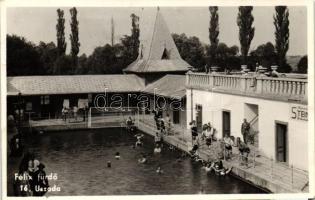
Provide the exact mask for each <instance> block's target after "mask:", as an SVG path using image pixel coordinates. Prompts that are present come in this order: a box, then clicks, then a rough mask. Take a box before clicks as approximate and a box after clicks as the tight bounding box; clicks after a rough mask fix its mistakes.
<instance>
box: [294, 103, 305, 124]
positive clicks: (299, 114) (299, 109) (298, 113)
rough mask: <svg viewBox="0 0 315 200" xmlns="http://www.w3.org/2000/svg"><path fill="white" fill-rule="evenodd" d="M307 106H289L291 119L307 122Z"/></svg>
mask: <svg viewBox="0 0 315 200" xmlns="http://www.w3.org/2000/svg"><path fill="white" fill-rule="evenodd" d="M307 115H308V112H307V106H301V105H292V106H291V119H295V120H302V121H307Z"/></svg>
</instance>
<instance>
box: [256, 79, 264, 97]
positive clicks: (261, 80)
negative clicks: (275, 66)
mask: <svg viewBox="0 0 315 200" xmlns="http://www.w3.org/2000/svg"><path fill="white" fill-rule="evenodd" d="M256 80H257V85H256V93H258V94H261V93H262V87H263V84H262V83H263V79H261V78H257V79H256Z"/></svg>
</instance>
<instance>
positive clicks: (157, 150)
mask: <svg viewBox="0 0 315 200" xmlns="http://www.w3.org/2000/svg"><path fill="white" fill-rule="evenodd" d="M161 151H162V149H161V146H160V145H159V144H156V145H155V148H154V153H161Z"/></svg>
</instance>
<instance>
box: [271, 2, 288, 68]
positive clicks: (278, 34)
mask: <svg viewBox="0 0 315 200" xmlns="http://www.w3.org/2000/svg"><path fill="white" fill-rule="evenodd" d="M275 10H276V13H275V15H274V17H273V18H274V25H275V29H276V30H275V41H276V43H275V47H276V53H277V57H278V65H279V72H290V71H291V70H292V69H291V67H290V66H289V65H288V64H287V62H286V53H287V51H288V49H289V35H290V33H289V23H290V22H289V10H288V8H287V7H286V6H276V7H275Z"/></svg>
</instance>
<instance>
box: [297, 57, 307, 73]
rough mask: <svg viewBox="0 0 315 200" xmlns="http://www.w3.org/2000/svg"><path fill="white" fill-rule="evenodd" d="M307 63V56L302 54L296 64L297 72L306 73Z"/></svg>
mask: <svg viewBox="0 0 315 200" xmlns="http://www.w3.org/2000/svg"><path fill="white" fill-rule="evenodd" d="M307 65H308V61H307V56H303V57H302V58H301V59H300V61H299V63H298V65H297V67H298V72H299V73H303V74H307Z"/></svg>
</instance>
